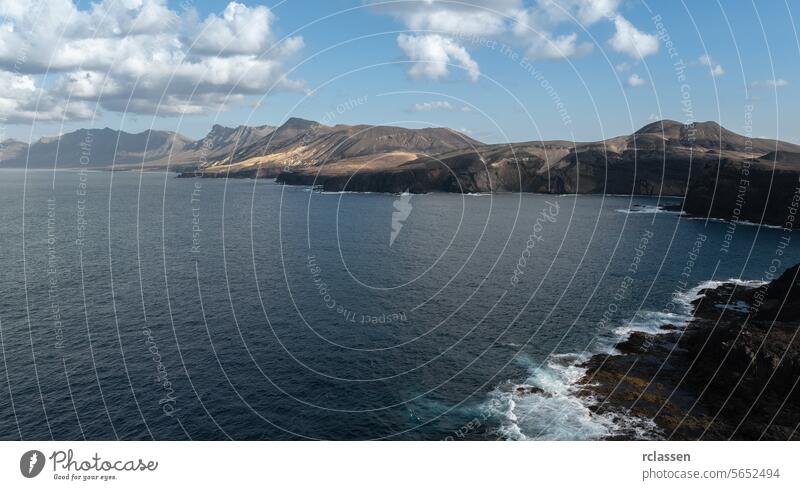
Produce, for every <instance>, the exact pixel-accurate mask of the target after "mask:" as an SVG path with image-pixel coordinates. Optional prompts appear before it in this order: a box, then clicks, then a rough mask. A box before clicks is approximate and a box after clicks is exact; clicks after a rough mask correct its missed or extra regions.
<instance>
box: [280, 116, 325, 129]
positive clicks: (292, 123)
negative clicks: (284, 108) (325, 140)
mask: <svg viewBox="0 0 800 490" xmlns="http://www.w3.org/2000/svg"><path fill="white" fill-rule="evenodd" d="M314 126H322V124H320V123H318V122H316V121H310V120H308V119H302V118H299V117H290V118H289V119H287V120H286V122H285V123H283V124H281V125H280V127H279V128H278V129H306V128H310V127H314Z"/></svg>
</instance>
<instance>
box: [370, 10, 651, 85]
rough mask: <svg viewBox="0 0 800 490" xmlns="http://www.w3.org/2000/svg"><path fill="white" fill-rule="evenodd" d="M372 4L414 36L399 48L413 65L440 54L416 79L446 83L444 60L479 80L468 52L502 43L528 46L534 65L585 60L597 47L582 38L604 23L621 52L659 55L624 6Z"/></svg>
mask: <svg viewBox="0 0 800 490" xmlns="http://www.w3.org/2000/svg"><path fill="white" fill-rule="evenodd" d="M367 1H368V3H370V4H371V5H372V8H373V9H374V10H375V11H377V12H382V13H387V14H389V15H392V16H393V17H395V18H396V19H398V20H399V21H400V22H401V23H403V24H404V25H405V26H406V27H407V28H408V29H409V30H411V31H412V32H411V34H404V35H402V36H401V37H398V44H399V45H400V47H401V48H402V49H403V51H404V52H405V53H406V55H407V56H409V58H410V59H411V60H412V61H418V60H419V56H418V55H419V54H420V51H423V50H427V51H433V50H437V51H438V52H439V54H438V55H437V56H436V59H435V61H434V64H433V66H429V67H427V68H425V67H423V66H422V65H421V64H419V63H415V64H414V66H413V67H412V69H411V71H410V74H411V75H412V76H413V77H415V78H431V79H441V78H443V77H444V76H445V75H446V74H447V70H446V63H447V61H444V62H442V59H444V58H454V59H456V60H457V61H458V63H459V64H461V65H462V66H473V65H474V67H475V68H474V70H472V71H471V72H470V73H471V75H470V78H472V79H474V76H473V75H472V74H475V73H480V70H479V68H478V64H477V63H476V62H475V61H474V60H473V59H472V57H471V55H470V54H469V53H468V52H467V49H466V48H467V47H469V44H476V45H477V44H486V41H489V40H494V39H498V38H500V39H502V40H503V42H510V43H511V44H512V45H519V46H522V47H523V49H525V50H526V55H527V57H528V58H531V59H565V58H573V57H579V56H584V55H586V54H588V53H590V52H592V50H593V45H592V43H590V42H587V41H585V40H583V39H582V36H580V35H579V32H580V31H581V30H583V29H584V28H587V27H589V26H591V25H593V24H595V23H598V22H600V21H603V20H606V21H611V22H614V23H615V25H616V26H617V34H616V35H615V37H614V38H612V45H613V46H617V47H619V49H618V50H619V51H621V52H625V53H628V54H630V53H633V52H634V51H633V49H632V48H631V45H632V44H637V43H638V44H640V46H638V47H639V49H640V50H641V56H647V55H649V54H652V53H655V52H656V51H658V42H657V39H656V37H655V36H651V35H649V34H645V33H642V32H640V31H638V30H637V29H636V28H635V27H634V26H633V25H631V24H630V22H628V21H627V20H625V19H624V18H622V17H621V16H620V15H619V14H618V13H617V10H618V8H619V5H620V3H622V2H621V0H538V1H536V2H530V3H529V4H528V5H526V4H525V3H523V1H522V0H462V1H458V2H450V1H438V0H421V1H417V2H401V3H395V2H389V3H386V2H382V1H381V0H367ZM564 25H567V26H571V27H572V30H570V29H569V28H567V29H565V28H564V27H563V26H564ZM576 26H577V27H576ZM508 34H511V35H512V36H511V37H509V36H508ZM509 39H510V41H509ZM478 41H480V42H478ZM409 52H412V53H414V54H415V55H417V57H412V56H410V55H408V53H409ZM454 53H458V56H456V55H455V54H454ZM445 55H447V56H445ZM638 56H639V55H638V54H637V55H636V57H638Z"/></svg>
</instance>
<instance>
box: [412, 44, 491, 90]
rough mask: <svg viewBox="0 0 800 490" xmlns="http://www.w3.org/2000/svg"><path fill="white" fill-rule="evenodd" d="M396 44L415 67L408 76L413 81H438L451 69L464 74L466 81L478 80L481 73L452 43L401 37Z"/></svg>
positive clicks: (459, 47) (464, 51)
mask: <svg viewBox="0 0 800 490" xmlns="http://www.w3.org/2000/svg"><path fill="white" fill-rule="evenodd" d="M397 44H398V46H400V49H402V50H403V52H404V53H405V54H406V56H407V57H408V58H409V60H411V61H413V62H414V64H413V65H412V66H411V68H410V69H409V70H408V74H409V75H410V76H411V77H412V78H415V79H421V78H430V79H432V80H438V79H440V78H442V77H445V76H447V75H448V73H449V67H450V66H451V65H456V66H460V67H461V68H463V69H464V70H466V72H467V75H468V76H469V79H470V80H472V81H473V82H475V81H477V80H478V77H479V76H480V69H479V68H478V64H477V63H476V62H475V61H474V60H473V59H472V57H471V56H470V55H469V53H468V52H467V50H466V49H464V48H463V47H462V46H460V45H459V44H458V43H456V42H455V41H453V40H452V39H450V38H448V37H444V36H440V35H438V34H426V35H421V36H414V35H408V34H400V35H399V36H397Z"/></svg>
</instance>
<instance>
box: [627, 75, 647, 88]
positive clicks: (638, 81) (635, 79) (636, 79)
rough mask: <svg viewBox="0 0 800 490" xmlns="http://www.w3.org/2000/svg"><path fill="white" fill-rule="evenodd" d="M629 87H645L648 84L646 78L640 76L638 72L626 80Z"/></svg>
mask: <svg viewBox="0 0 800 490" xmlns="http://www.w3.org/2000/svg"><path fill="white" fill-rule="evenodd" d="M625 83H627V84H628V86H629V87H643V86H644V85H646V84H647V82H646V81H645V79H644V78H642V77H640V76H639V75H638V74H636V73H634V74H632V75H631V76H629V77H628V80H626V82H625Z"/></svg>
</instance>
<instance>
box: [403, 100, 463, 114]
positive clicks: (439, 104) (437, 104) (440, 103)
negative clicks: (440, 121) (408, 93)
mask: <svg viewBox="0 0 800 490" xmlns="http://www.w3.org/2000/svg"><path fill="white" fill-rule="evenodd" d="M455 110H458V111H461V112H472V108H470V107H469V106H466V105H465V106H461V107H460V108H458V107H456V106H454V105H453V104H451V103H450V102H448V101H446V100H434V101H431V102H417V103H416V104H414V107H412V108H411V111H412V112H430V111H455Z"/></svg>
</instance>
